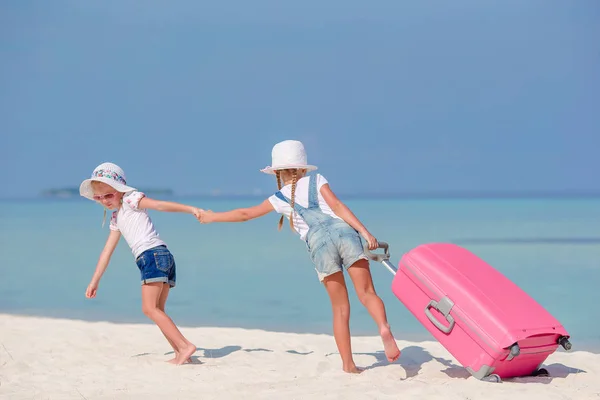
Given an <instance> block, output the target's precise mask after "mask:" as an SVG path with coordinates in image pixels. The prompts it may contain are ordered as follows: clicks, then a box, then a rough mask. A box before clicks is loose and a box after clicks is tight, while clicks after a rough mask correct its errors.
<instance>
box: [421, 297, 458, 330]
mask: <svg viewBox="0 0 600 400" xmlns="http://www.w3.org/2000/svg"><path fill="white" fill-rule="evenodd" d="M440 303H441V304H439V303H438V302H437V301H435V300H431V301H430V302H429V304H427V306H426V307H425V315H427V318H429V320H430V321H431V323H432V324H433V325H435V327H436V328H438V329H439V330H440V331H442V332H444V333H450V332H451V331H452V329H453V328H454V324H455V323H456V322H455V321H454V317H452V315H450V310H451V309H452V307H454V303H453V302H452V300H450V299H449V298H448V297H444V298H443V299H441V300H440ZM430 308H435V309H436V310H437V311H439V312H440V313H442V315H443V316H444V317H446V321H448V323H449V325H448V326H444V325H443V324H442V323H441V322H440V321H438V320H437V318H435V317H434V316H433V314H432V313H431V311H429V309H430Z"/></svg>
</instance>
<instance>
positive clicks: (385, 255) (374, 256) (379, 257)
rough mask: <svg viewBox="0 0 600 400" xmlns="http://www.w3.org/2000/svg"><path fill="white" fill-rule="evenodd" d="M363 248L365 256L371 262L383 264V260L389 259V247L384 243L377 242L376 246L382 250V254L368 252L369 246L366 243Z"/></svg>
mask: <svg viewBox="0 0 600 400" xmlns="http://www.w3.org/2000/svg"><path fill="white" fill-rule="evenodd" d="M363 247H364V251H365V255H366V256H367V257H369V258H370V259H371V260H373V261H377V262H383V261H384V260H389V259H390V245H389V244H387V243H386V242H379V246H377V248H378V249H383V254H375V253H372V252H371V251H370V250H369V246H368V245H367V244H366V243H365V245H364V246H363Z"/></svg>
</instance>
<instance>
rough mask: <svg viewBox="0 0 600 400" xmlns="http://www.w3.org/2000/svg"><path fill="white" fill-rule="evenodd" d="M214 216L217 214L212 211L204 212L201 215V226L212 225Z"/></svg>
mask: <svg viewBox="0 0 600 400" xmlns="http://www.w3.org/2000/svg"><path fill="white" fill-rule="evenodd" d="M213 215H215V213H214V212H213V211H212V210H202V212H201V213H200V219H199V220H200V223H201V224H210V223H211V222H213Z"/></svg>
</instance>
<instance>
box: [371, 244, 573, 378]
mask: <svg viewBox="0 0 600 400" xmlns="http://www.w3.org/2000/svg"><path fill="white" fill-rule="evenodd" d="M380 248H383V249H384V250H385V254H383V255H381V254H374V253H371V252H368V251H367V253H368V255H369V256H370V257H371V258H372V259H373V260H376V261H380V262H382V263H383V264H384V265H385V266H386V267H387V268H388V269H389V270H390V271H391V272H392V273H393V274H394V275H395V276H394V280H393V282H392V292H393V293H394V294H395V295H396V297H398V299H399V300H400V301H401V302H402V303H403V304H404V305H405V306H406V307H407V308H408V309H409V310H410V312H411V313H412V314H413V315H414V316H415V317H416V318H417V319H418V320H419V322H421V324H423V326H424V327H425V328H427V330H428V331H429V332H430V333H431V334H432V335H433V336H434V337H435V338H436V339H437V340H438V341H439V342H440V343H441V344H442V345H443V346H444V347H445V348H446V349H447V350H448V351H449V352H450V353H451V354H452V355H453V356H454V358H456V360H458V362H460V363H461V364H462V365H463V366H464V367H465V368H466V369H467V370H468V371H469V372H470V373H471V375H473V376H474V377H475V378H477V379H481V380H486V381H492V382H493V381H496V382H500V381H501V379H502V378H512V377H519V376H528V375H534V376H535V375H537V376H539V375H547V374H548V372H547V371H546V370H545V369H543V368H541V365H542V363H543V362H544V361H545V360H546V358H547V357H548V356H549V355H550V354H552V353H553V352H554V351H555V350H556V349H557V348H558V346H559V345H562V346H563V347H564V348H565V350H570V349H571V343H570V342H569V340H568V339H569V337H570V336H569V334H568V333H567V331H566V330H565V328H563V326H562V325H561V324H560V322H558V321H557V320H556V318H554V317H553V316H552V315H551V314H550V313H549V312H548V311H546V309H544V307H542V306H541V305H540V304H539V303H538V302H536V301H535V300H534V299H533V298H531V297H530V296H529V295H528V294H527V293H525V292H524V291H523V290H522V289H521V288H520V287H519V286H517V285H516V284H514V283H513V282H512V281H510V280H509V279H508V278H507V277H506V276H504V275H503V274H502V273H500V272H499V271H497V270H496V269H494V268H493V267H491V266H490V265H489V264H487V263H486V262H485V261H483V260H482V259H481V258H479V257H477V256H476V255H475V254H473V253H471V252H470V251H468V250H466V249H464V248H462V247H460V246H457V245H454V244H449V243H431V244H424V245H420V246H417V247H416V248H414V249H412V250H411V251H409V252H408V253H406V254H404V256H403V257H402V259H401V260H400V263H399V264H398V269H397V270H396V268H395V267H394V266H393V265H392V264H391V263H390V262H389V247H388V245H387V243H380Z"/></svg>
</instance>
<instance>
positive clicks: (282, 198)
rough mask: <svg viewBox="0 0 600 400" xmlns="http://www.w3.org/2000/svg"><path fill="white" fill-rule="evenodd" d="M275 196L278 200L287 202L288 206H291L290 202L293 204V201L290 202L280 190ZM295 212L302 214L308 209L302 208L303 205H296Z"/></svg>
mask: <svg viewBox="0 0 600 400" xmlns="http://www.w3.org/2000/svg"><path fill="white" fill-rule="evenodd" d="M275 196H277V198H278V199H279V200H283V201H285V202H286V203H288V204H290V202H291V200H290V199H288V198H287V197H285V196H284V195H283V194H282V193H281V190H278V191H277V192H276V193H275ZM294 210H295V211H296V212H297V213H300V212H301V211H302V210H306V208H304V207H302V206H301V205H299V204H298V203H294Z"/></svg>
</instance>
